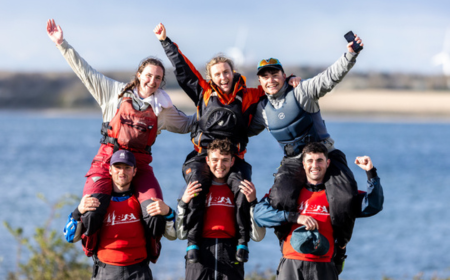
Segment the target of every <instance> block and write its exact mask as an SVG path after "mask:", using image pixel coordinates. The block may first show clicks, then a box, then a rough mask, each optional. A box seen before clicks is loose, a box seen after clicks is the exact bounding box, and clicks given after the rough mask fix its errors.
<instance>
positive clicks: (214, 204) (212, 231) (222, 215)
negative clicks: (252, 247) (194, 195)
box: [202, 184, 236, 238]
mask: <svg viewBox="0 0 450 280" xmlns="http://www.w3.org/2000/svg"><path fill="white" fill-rule="evenodd" d="M205 208H206V211H205V216H204V223H203V233H202V236H203V237H204V238H233V237H234V236H235V233H236V229H235V227H236V219H235V216H236V214H235V210H234V194H233V192H232V191H231V190H230V187H228V185H226V184H224V185H214V184H213V185H211V187H210V188H209V193H208V195H207V196H206V207H205Z"/></svg>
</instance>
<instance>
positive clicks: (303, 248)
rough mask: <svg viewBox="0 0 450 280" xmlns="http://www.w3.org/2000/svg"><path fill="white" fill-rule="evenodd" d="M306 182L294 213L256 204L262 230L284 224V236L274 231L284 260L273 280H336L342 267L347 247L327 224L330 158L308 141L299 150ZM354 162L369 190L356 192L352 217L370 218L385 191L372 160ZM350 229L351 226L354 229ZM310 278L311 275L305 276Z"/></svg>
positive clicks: (378, 208) (320, 146) (322, 148)
mask: <svg viewBox="0 0 450 280" xmlns="http://www.w3.org/2000/svg"><path fill="white" fill-rule="evenodd" d="M302 162H303V168H304V171H305V173H306V177H307V181H306V182H305V183H304V185H303V186H300V187H299V188H301V190H300V193H299V195H298V197H297V200H296V201H297V207H296V211H285V210H278V209H276V208H274V207H273V206H272V205H271V203H270V199H269V195H268V194H266V196H265V197H264V198H263V199H262V200H261V201H260V202H259V203H258V204H257V205H256V206H255V211H254V216H255V221H256V223H257V224H258V225H259V226H261V227H275V228H276V231H277V227H280V226H287V227H288V231H287V232H282V233H280V232H276V234H277V237H278V238H279V241H280V245H281V251H282V254H283V258H282V259H281V261H280V265H279V268H278V272H277V275H278V276H277V279H279V280H284V279H286V280H287V279H289V280H290V279H338V274H339V273H340V272H341V271H342V269H343V262H344V260H345V257H346V256H345V250H346V245H347V244H345V245H344V246H342V245H341V244H340V243H339V242H338V240H337V236H339V231H348V230H349V229H341V228H338V227H334V226H333V225H332V221H331V214H330V208H331V204H330V203H329V196H328V195H329V190H328V189H326V188H325V184H326V181H325V180H326V178H327V176H326V175H327V173H328V171H329V170H328V167H329V166H330V159H329V158H328V150H327V148H326V147H325V146H324V145H323V144H321V143H318V142H313V143H309V144H307V145H306V146H305V148H304V149H303V152H302ZM355 164H357V165H358V166H359V167H361V168H362V169H363V170H365V171H366V173H367V178H368V187H367V192H360V195H359V196H358V199H359V205H358V206H356V207H354V208H353V211H354V213H353V215H354V216H356V217H370V216H373V215H375V214H377V213H378V212H379V211H381V210H382V209H383V202H384V196H383V189H382V187H381V184H380V178H379V177H378V175H377V172H376V168H375V167H373V164H372V161H371V159H370V157H367V156H364V157H357V158H356V160H355ZM352 229H353V228H352ZM308 275H309V276H308Z"/></svg>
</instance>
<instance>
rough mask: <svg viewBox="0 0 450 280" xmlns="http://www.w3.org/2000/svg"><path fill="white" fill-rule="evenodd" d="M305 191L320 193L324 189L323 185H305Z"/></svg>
mask: <svg viewBox="0 0 450 280" xmlns="http://www.w3.org/2000/svg"><path fill="white" fill-rule="evenodd" d="M306 189H307V190H308V191H311V192H320V191H323V190H324V189H325V184H324V183H320V184H317V185H314V184H310V183H306Z"/></svg>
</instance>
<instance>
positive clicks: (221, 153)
mask: <svg viewBox="0 0 450 280" xmlns="http://www.w3.org/2000/svg"><path fill="white" fill-rule="evenodd" d="M234 160H235V157H234V151H233V145H232V143H231V141H229V140H228V139H225V140H218V139H216V140H214V141H212V142H211V143H210V144H209V145H208V156H207V157H206V162H207V164H208V167H209V169H210V172H211V174H212V178H213V179H212V185H211V186H210V187H209V190H208V193H207V195H206V199H205V201H204V202H203V203H205V205H206V206H205V209H206V210H205V214H204V217H203V220H204V222H203V228H202V242H201V245H200V246H199V249H198V251H199V260H198V262H197V263H192V262H189V261H188V260H186V279H187V280H194V279H205V280H206V279H218V278H217V277H219V278H220V279H233V280H234V279H236V280H239V279H244V264H243V263H242V262H236V258H235V255H236V251H237V249H239V246H242V245H238V244H237V240H236V230H237V229H236V215H235V214H234V213H235V203H234V196H235V193H233V191H232V189H231V188H230V187H229V186H228V185H227V177H228V176H229V173H230V169H231V167H232V166H233V164H234ZM201 190H202V189H201V185H200V184H199V183H198V182H197V181H195V182H191V183H189V184H188V186H187V188H186V190H185V191H184V193H183V196H182V198H181V199H180V200H179V202H178V215H177V226H176V227H177V235H178V238H179V239H182V240H184V239H186V238H187V235H188V231H189V227H190V226H191V225H192V222H193V221H191V220H190V218H191V216H189V215H188V214H189V211H190V210H191V209H190V207H189V205H190V204H189V202H190V200H191V199H192V198H194V197H197V196H198V193H200V192H201ZM240 192H241V193H242V194H243V195H244V196H245V198H246V200H247V201H248V202H249V204H250V205H251V207H250V212H251V213H250V216H251V217H252V218H251V225H250V226H249V228H250V229H251V230H250V232H249V235H250V237H251V239H252V240H254V241H260V240H262V239H263V238H264V236H265V229H264V228H261V227H259V226H258V225H256V223H255V222H254V220H253V210H254V206H255V205H256V203H257V200H256V189H255V186H254V185H253V183H252V182H250V181H247V180H244V181H242V182H241V185H240ZM236 245H237V246H236ZM245 249H246V248H245ZM188 250H189V248H188ZM246 251H248V249H246ZM211 256H213V257H211Z"/></svg>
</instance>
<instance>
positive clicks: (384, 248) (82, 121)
mask: <svg viewBox="0 0 450 280" xmlns="http://www.w3.org/2000/svg"><path fill="white" fill-rule="evenodd" d="M328 119H329V120H330V119H332V118H328ZM100 123H101V118H100V116H99V115H84V116H80V115H78V116H76V115H75V116H68V115H66V116H64V117H61V116H59V117H46V116H45V115H42V114H35V113H23V112H21V113H17V112H0V143H1V145H0V158H1V160H0V171H1V175H0V190H1V192H2V196H3V199H2V202H1V203H0V221H1V222H3V221H8V222H9V223H10V224H11V225H13V226H14V227H23V228H24V234H25V236H32V235H33V233H34V228H35V227H36V226H41V225H42V224H43V221H44V220H45V219H46V218H47V217H48V215H49V209H48V207H47V206H46V205H45V204H44V203H43V202H42V201H40V200H39V199H37V198H36V194H37V193H42V194H44V195H45V197H46V198H47V199H48V200H49V201H51V202H54V201H57V200H58V199H59V198H60V197H61V196H62V195H64V194H67V193H71V194H76V195H81V193H82V189H83V186H84V181H85V179H84V175H85V173H86V172H87V170H88V168H89V165H90V162H91V161H92V158H93V157H94V155H95V154H96V152H97V149H98V147H99V144H98V141H99V139H100V134H99V132H100ZM327 126H328V129H329V132H330V134H331V135H332V136H333V138H334V139H335V141H336V147H338V148H339V149H341V150H342V151H344V152H345V153H346V155H347V159H348V160H349V165H350V167H351V168H352V170H353V172H354V174H355V177H356V179H357V181H358V184H359V188H360V189H363V190H364V189H365V187H366V185H365V184H366V176H365V172H363V171H362V170H361V169H359V168H358V167H357V166H356V165H354V164H353V163H352V162H353V160H354V158H355V157H356V156H358V155H369V156H371V157H372V159H373V162H374V165H375V166H376V167H377V169H378V174H379V176H380V178H381V183H382V185H383V188H384V194H385V203H384V210H383V211H382V212H381V213H379V214H378V215H377V216H375V217H372V218H366V219H359V220H358V221H357V222H356V226H355V231H354V234H353V238H352V240H351V242H350V243H349V245H348V251H347V252H348V259H347V261H346V265H345V269H344V272H343V273H342V274H341V279H381V278H382V276H383V275H385V276H389V277H395V278H397V279H408V278H409V279H411V278H412V276H414V275H416V274H417V273H419V272H423V273H425V276H426V277H430V276H431V275H434V274H436V275H440V276H449V275H450V270H449V268H450V254H449V253H448V252H449V251H450V241H448V236H450V211H449V207H448V205H449V198H450V171H449V168H450V149H449V147H448V145H449V139H450V125H449V124H446V123H437V122H436V123H433V122H428V123H408V122H360V121H354V122H352V121H349V120H347V121H328V122H327ZM191 150H192V144H191V143H190V141H189V136H188V135H176V134H173V133H169V132H163V133H162V134H161V135H160V136H158V138H157V141H156V144H155V145H154V148H153V151H154V152H153V156H154V161H153V163H152V166H153V168H154V172H155V174H156V177H157V178H158V180H159V182H160V185H161V187H162V189H163V192H164V198H165V201H166V202H167V203H168V204H169V205H170V206H171V207H172V208H175V206H176V198H177V197H178V195H179V193H180V190H181V188H182V187H183V185H184V180H183V178H182V175H181V165H182V163H183V161H184V159H185V156H186V155H187V154H188V153H189V152H190V151H191ZM281 157H282V153H281V149H280V148H279V147H278V145H277V143H276V142H275V140H274V139H273V138H272V136H271V135H270V134H269V133H268V132H263V133H262V134H261V135H259V136H257V137H254V138H252V139H251V140H250V144H249V146H248V153H247V155H246V159H247V161H248V162H249V163H251V164H252V165H253V182H254V183H255V185H256V187H257V193H258V198H261V197H262V196H263V195H264V193H266V192H267V191H268V189H269V187H270V186H271V184H272V181H273V179H272V174H273V173H274V172H275V169H276V168H277V166H278V165H279V162H280V160H281ZM74 207H75V205H72V206H70V207H66V208H65V209H63V211H62V213H61V218H58V219H56V220H55V221H54V223H53V225H52V226H53V228H57V229H58V230H60V232H61V234H62V228H63V226H64V223H65V220H66V217H67V214H68V213H69V212H70V211H72V210H73V209H74ZM0 240H1V242H0V259H1V262H0V279H2V278H5V275H6V273H7V271H9V270H11V269H13V268H14V265H15V259H16V253H15V252H16V249H17V246H16V243H15V241H14V239H13V237H12V236H11V235H10V234H9V233H8V232H7V230H6V229H5V228H4V227H3V225H0ZM185 245H186V243H185V241H179V240H177V241H172V242H170V241H167V240H164V241H163V251H162V254H161V257H160V259H159V261H158V263H157V264H156V265H152V271H153V274H154V276H155V277H156V278H157V279H179V278H183V277H184V259H183V256H184V250H185ZM76 246H81V245H80V244H76ZM280 257H281V252H280V250H279V246H278V241H277V240H276V238H275V236H274V234H273V231H272V230H271V229H268V230H267V235H266V238H265V239H264V240H263V241H261V242H259V243H255V242H251V243H250V260H249V262H248V263H247V264H246V265H245V269H246V271H247V272H252V271H254V270H260V271H264V270H266V269H271V270H272V271H275V270H276V268H277V265H278V262H279V259H280Z"/></svg>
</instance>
